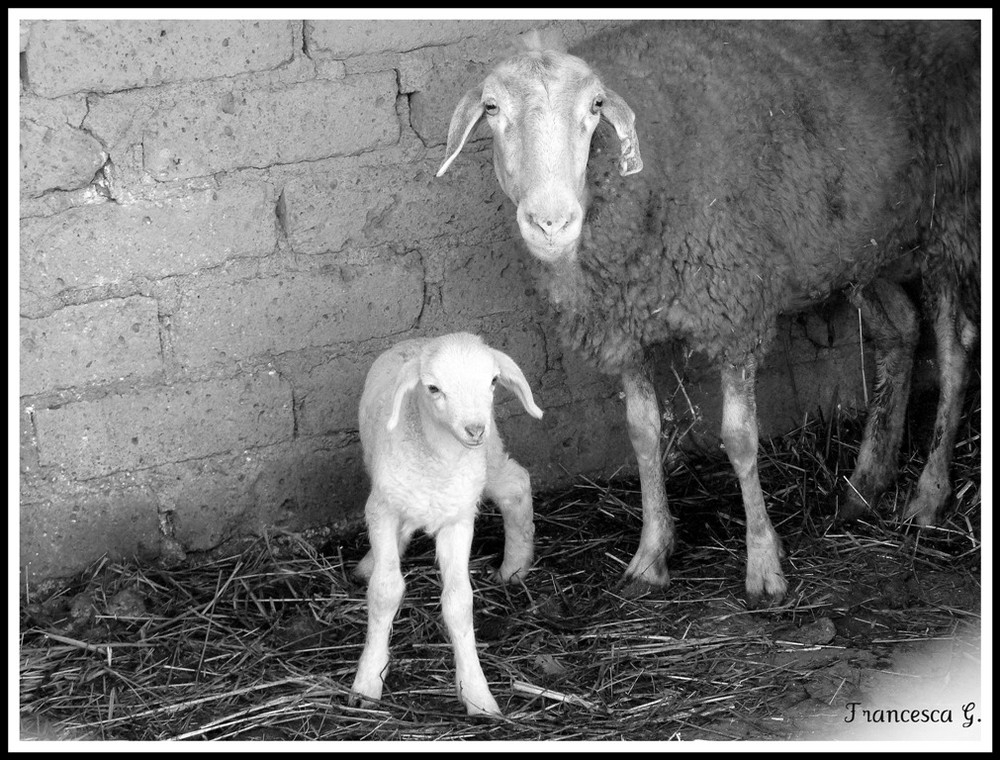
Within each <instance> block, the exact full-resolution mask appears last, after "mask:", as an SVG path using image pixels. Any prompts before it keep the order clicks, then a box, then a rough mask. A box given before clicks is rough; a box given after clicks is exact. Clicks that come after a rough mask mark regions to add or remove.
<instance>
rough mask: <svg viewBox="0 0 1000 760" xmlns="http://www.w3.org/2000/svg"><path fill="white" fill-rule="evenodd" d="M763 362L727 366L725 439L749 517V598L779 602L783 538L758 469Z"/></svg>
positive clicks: (724, 380) (724, 374) (752, 603)
mask: <svg viewBox="0 0 1000 760" xmlns="http://www.w3.org/2000/svg"><path fill="white" fill-rule="evenodd" d="M756 384H757V366H756V362H755V361H754V360H753V359H751V360H749V361H748V362H746V363H743V364H727V365H725V366H724V367H723V369H722V441H723V443H724V444H725V446H726V454H728V455H729V461H730V462H731V463H732V465H733V469H734V470H735V471H736V476H737V477H738V478H739V480H740V491H741V492H742V494H743V508H744V510H746V520H747V577H746V590H747V602H748V604H749V605H750V606H751V607H756V606H757V605H758V604H760V602H761V600H762V598H764V597H765V596H766V597H767V598H768V600H769V602H771V603H777V602H780V601H781V599H782V598H783V597H784V596H785V590H786V589H787V584H786V582H785V576H784V573H782V571H781V557H782V554H783V552H782V549H781V539H780V538H778V534H777V533H776V532H775V530H774V527H773V526H772V525H771V520H770V518H769V517H768V516H767V508H766V507H765V506H764V492H763V491H762V490H761V487H760V476H759V474H758V470H757V441H758V429H757V399H756Z"/></svg>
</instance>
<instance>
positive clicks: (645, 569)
mask: <svg viewBox="0 0 1000 760" xmlns="http://www.w3.org/2000/svg"><path fill="white" fill-rule="evenodd" d="M622 385H623V387H624V389H625V415H626V421H627V424H628V434H629V438H630V439H631V441H632V448H633V449H634V450H635V456H636V459H637V460H638V463H639V482H640V485H641V489H642V534H641V536H640V538H639V548H638V550H637V551H636V554H635V556H634V557H633V558H632V561H631V562H630V563H629V565H628V567H627V568H626V570H625V578H626V580H627V585H626V587H625V592H626V593H627V594H630V595H636V594H640V593H642V592H643V591H645V590H647V589H648V587H650V586H652V587H661V588H662V587H664V586H666V585H667V584H668V583H670V574H669V573H668V572H667V558H668V557H669V556H670V555H671V553H672V552H673V549H674V518H673V516H672V515H671V514H670V509H669V508H668V506H667V492H666V489H665V487H664V483H663V464H662V461H661V457H660V406H659V403H658V402H657V400H656V389H655V388H654V387H653V381H652V378H651V377H650V373H649V368H648V367H647V366H643V367H642V369H640V370H637V371H634V372H627V373H625V374H624V375H622Z"/></svg>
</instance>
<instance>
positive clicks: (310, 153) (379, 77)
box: [142, 71, 399, 181]
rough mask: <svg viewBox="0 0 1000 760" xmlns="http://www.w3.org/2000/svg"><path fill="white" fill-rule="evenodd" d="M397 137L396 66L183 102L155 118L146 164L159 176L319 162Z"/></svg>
mask: <svg viewBox="0 0 1000 760" xmlns="http://www.w3.org/2000/svg"><path fill="white" fill-rule="evenodd" d="M398 140H399V121H398V119H397V117H396V75H395V72H392V71H383V72H378V73H374V74H365V75H359V76H355V77H348V78H345V79H343V80H338V81H331V80H326V79H323V80H312V81H307V82H299V83H294V84H289V85H287V86H285V87H283V88H281V89H267V90H255V89H242V90H239V91H230V92H226V93H222V94H218V95H214V94H212V95H209V94H206V95H203V96H199V97H195V98H193V99H191V100H183V101H180V102H178V103H176V104H175V105H173V106H172V107H170V108H167V109H165V110H162V111H160V112H158V113H157V114H156V116H155V117H154V118H151V119H150V120H149V122H148V123H147V125H146V130H145V133H144V135H143V140H142V143H143V165H144V167H145V169H146V171H147V172H149V173H150V174H151V175H153V176H154V177H155V178H156V179H158V180H161V181H167V180H176V179H183V178H187V177H200V176H204V175H209V174H214V173H216V172H220V171H226V170H229V169H235V168H247V167H256V168H265V167H268V166H272V165H275V164H290V163H296V162H299V161H315V160H317V159H321V158H328V157H330V156H341V155H347V154H351V153H358V152H361V151H367V150H374V149H377V148H381V147H385V146H388V145H393V144H394V143H396V142H397V141H398Z"/></svg>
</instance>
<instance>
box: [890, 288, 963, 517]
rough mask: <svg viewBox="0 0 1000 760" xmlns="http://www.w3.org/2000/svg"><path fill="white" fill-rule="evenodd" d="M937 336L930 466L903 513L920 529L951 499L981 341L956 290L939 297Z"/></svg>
mask: <svg viewBox="0 0 1000 760" xmlns="http://www.w3.org/2000/svg"><path fill="white" fill-rule="evenodd" d="M934 334H935V336H936V338H937V360H938V371H939V372H940V375H941V395H940V398H939V399H938V407H937V416H936V418H935V420H934V435H933V438H932V439H931V447H930V452H929V453H928V455H927V462H926V464H925V465H924V470H923V472H922V473H921V474H920V480H919V481H918V483H917V492H916V494H915V495H914V497H913V499H912V500H911V501H910V503H909V505H908V506H907V508H906V511H905V512H904V513H903V520H910V519H912V520H914V521H916V523H917V524H918V525H933V524H934V523H935V522H936V520H937V518H938V516H939V515H940V513H941V510H942V508H943V507H944V504H945V502H946V501H947V500H948V497H949V496H950V495H951V478H950V476H949V472H948V471H949V469H950V467H951V457H952V453H953V448H954V446H955V436H956V434H957V432H958V425H959V422H960V421H961V417H962V402H963V400H964V398H965V389H966V387H967V385H968V381H969V365H968V359H969V352H970V351H971V350H972V347H973V346H974V345H975V342H976V340H977V339H978V330H977V328H976V326H975V324H973V323H972V321H971V320H969V318H968V317H967V316H966V315H965V312H964V311H963V309H962V308H961V306H960V305H959V300H958V294H957V293H956V291H955V289H954V287H953V286H952V287H946V288H942V290H941V291H940V292H939V293H938V296H937V299H936V303H935V313H934Z"/></svg>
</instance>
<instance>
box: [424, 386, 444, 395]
mask: <svg viewBox="0 0 1000 760" xmlns="http://www.w3.org/2000/svg"><path fill="white" fill-rule="evenodd" d="M427 392H428V393H430V394H431V395H432V396H436V395H438V394H439V393H440V392H441V389H440V388H438V387H437V386H436V385H428V386H427Z"/></svg>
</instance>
